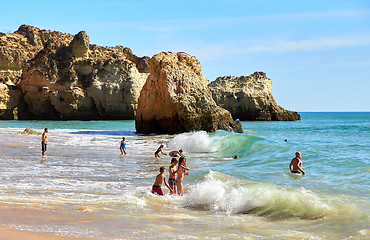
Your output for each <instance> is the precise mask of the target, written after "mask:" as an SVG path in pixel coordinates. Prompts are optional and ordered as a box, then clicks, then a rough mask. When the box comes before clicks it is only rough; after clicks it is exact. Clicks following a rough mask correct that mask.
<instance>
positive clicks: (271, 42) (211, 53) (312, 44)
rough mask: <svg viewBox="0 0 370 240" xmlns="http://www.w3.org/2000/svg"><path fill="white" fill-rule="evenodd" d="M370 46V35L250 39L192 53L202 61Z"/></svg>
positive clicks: (204, 45)
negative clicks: (260, 54) (299, 38)
mask: <svg viewBox="0 0 370 240" xmlns="http://www.w3.org/2000/svg"><path fill="white" fill-rule="evenodd" d="M359 46H370V33H369V34H353V35H346V36H340V37H315V38H311V39H303V40H289V39H271V38H269V39H250V40H248V41H242V40H240V41H228V42H217V43H213V44H202V45H201V46H199V45H198V48H196V49H195V48H193V49H191V52H192V53H193V54H195V55H196V56H198V57H200V58H202V59H208V60H212V59H217V58H220V57H228V56H240V55H247V54H251V53H277V54H283V53H290V52H303V51H327V50H332V49H338V48H347V47H359Z"/></svg>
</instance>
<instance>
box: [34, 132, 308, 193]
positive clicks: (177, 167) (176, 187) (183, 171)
mask: <svg viewBox="0 0 370 240" xmlns="http://www.w3.org/2000/svg"><path fill="white" fill-rule="evenodd" d="M47 133H48V128H45V129H44V132H43V133H42V136H41V151H42V157H44V155H45V151H46V147H47V142H48V137H47ZM125 141H126V138H125V137H123V138H122V140H121V143H120V152H121V155H123V154H124V155H126V142H125ZM163 148H164V145H160V146H159V147H158V149H157V150H156V151H155V152H154V157H155V158H160V155H159V154H160V153H161V154H163V155H167V154H166V153H164V152H163ZM168 155H169V156H170V157H171V158H172V159H171V165H170V166H169V168H168V171H169V174H170V175H169V178H168V183H167V180H166V176H165V172H166V169H165V167H163V166H162V167H160V168H159V174H158V175H157V176H156V178H155V182H154V184H153V187H152V193H156V194H159V195H164V193H163V191H162V187H161V186H162V183H164V184H165V185H166V187H167V188H168V189H169V190H170V194H178V195H180V196H182V195H183V194H184V186H183V184H182V182H183V180H184V176H185V175H189V172H187V171H189V170H190V168H188V167H187V166H186V158H185V155H184V154H183V151H182V149H180V150H173V151H171V152H169V153H168ZM177 158H178V159H177ZM237 158H239V156H237V155H235V156H234V159H237ZM301 158H302V155H301V153H300V152H296V153H295V157H294V158H293V159H292V160H291V161H290V164H289V170H290V172H291V173H295V174H301V173H302V175H305V174H306V173H305V172H304V171H303V169H302V165H303V164H302V161H301ZM176 175H177V176H176Z"/></svg>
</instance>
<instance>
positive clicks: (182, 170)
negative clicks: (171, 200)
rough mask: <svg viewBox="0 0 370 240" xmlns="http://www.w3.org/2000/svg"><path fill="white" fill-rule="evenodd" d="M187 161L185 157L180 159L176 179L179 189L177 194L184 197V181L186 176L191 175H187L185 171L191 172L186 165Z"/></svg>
mask: <svg viewBox="0 0 370 240" xmlns="http://www.w3.org/2000/svg"><path fill="white" fill-rule="evenodd" d="M185 163H186V159H185V158H184V157H180V158H179V165H178V167H177V171H176V172H177V179H176V187H177V194H178V195H180V196H182V195H183V194H184V186H183V185H182V181H183V180H184V176H185V175H189V173H185V170H187V171H189V170H190V168H188V167H187V166H186V165H185Z"/></svg>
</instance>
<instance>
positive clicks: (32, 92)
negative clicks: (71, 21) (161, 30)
mask: <svg viewBox="0 0 370 240" xmlns="http://www.w3.org/2000/svg"><path fill="white" fill-rule="evenodd" d="M149 60H150V58H149V57H143V58H140V57H137V56H136V55H134V54H133V53H132V51H131V50H130V49H129V48H125V47H122V46H117V47H100V46H96V45H92V44H90V42H89V37H88V36H87V34H86V33H85V32H83V31H82V32H80V33H78V34H77V35H75V36H73V35H70V34H64V33H60V32H52V31H47V30H40V29H38V28H35V27H31V26H26V25H23V26H21V27H20V28H19V29H18V30H17V31H16V32H14V33H13V34H6V35H4V36H2V37H0V119H13V118H14V117H15V114H16V113H17V115H18V116H19V118H20V119H64V120H67V119H81V120H91V119H133V118H134V116H135V111H136V106H137V99H138V97H139V93H140V90H141V88H142V86H143V85H144V83H145V80H146V78H147V76H148V72H149Z"/></svg>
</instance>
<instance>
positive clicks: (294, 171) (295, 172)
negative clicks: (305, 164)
mask: <svg viewBox="0 0 370 240" xmlns="http://www.w3.org/2000/svg"><path fill="white" fill-rule="evenodd" d="M290 172H291V173H301V172H300V171H290Z"/></svg>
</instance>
